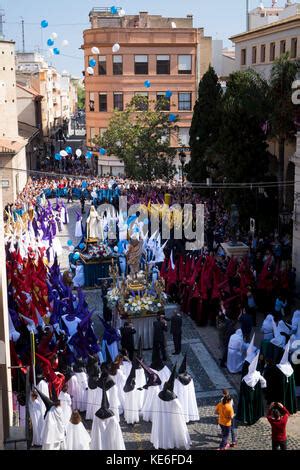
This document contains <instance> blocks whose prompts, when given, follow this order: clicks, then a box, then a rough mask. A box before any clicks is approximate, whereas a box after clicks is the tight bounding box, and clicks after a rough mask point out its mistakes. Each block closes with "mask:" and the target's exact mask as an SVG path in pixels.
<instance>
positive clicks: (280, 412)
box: [267, 402, 290, 450]
mask: <svg viewBox="0 0 300 470" xmlns="http://www.w3.org/2000/svg"><path fill="white" fill-rule="evenodd" d="M289 415H290V414H289V412H288V410H287V409H286V407H285V406H283V405H282V403H274V402H273V403H271V405H270V408H269V411H268V415H267V420H268V421H269V423H270V424H271V427H272V450H287V444H286V425H287V422H288V419H289Z"/></svg>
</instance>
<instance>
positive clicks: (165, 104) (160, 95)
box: [156, 91, 170, 111]
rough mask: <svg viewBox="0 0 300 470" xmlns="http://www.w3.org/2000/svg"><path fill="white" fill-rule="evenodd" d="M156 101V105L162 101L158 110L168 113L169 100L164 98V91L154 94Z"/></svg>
mask: <svg viewBox="0 0 300 470" xmlns="http://www.w3.org/2000/svg"><path fill="white" fill-rule="evenodd" d="M156 101H157V104H158V103H159V102H160V101H162V104H161V108H160V109H161V110H162V111H170V98H167V97H166V93H165V92H164V91H159V92H157V93H156Z"/></svg>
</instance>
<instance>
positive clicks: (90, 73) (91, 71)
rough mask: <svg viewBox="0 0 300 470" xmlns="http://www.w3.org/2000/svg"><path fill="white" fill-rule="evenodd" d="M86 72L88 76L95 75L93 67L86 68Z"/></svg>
mask: <svg viewBox="0 0 300 470" xmlns="http://www.w3.org/2000/svg"><path fill="white" fill-rule="evenodd" d="M86 71H87V73H88V74H89V75H94V73H95V72H94V69H93V67H88V68H87V69H86Z"/></svg>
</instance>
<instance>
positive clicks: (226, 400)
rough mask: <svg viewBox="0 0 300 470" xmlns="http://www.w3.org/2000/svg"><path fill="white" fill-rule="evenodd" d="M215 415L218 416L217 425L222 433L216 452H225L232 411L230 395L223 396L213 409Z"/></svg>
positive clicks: (227, 445)
mask: <svg viewBox="0 0 300 470" xmlns="http://www.w3.org/2000/svg"><path fill="white" fill-rule="evenodd" d="M215 414H217V415H218V424H219V426H220V428H221V431H222V440H221V443H220V447H219V448H218V450H226V449H228V447H230V444H228V438H229V434H230V430H231V425H232V419H233V417H234V411H233V407H232V399H231V396H230V395H224V397H223V398H222V400H221V401H220V403H218V404H217V406H216V408H215Z"/></svg>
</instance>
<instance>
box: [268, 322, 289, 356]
mask: <svg viewBox="0 0 300 470" xmlns="http://www.w3.org/2000/svg"><path fill="white" fill-rule="evenodd" d="M273 329H274V338H273V339H271V343H272V344H273V345H274V346H277V347H279V348H283V349H284V348H285V345H286V343H287V341H288V340H289V338H290V336H291V334H292V326H291V325H290V324H288V323H286V322H285V321H284V320H280V321H279V322H278V325H277V327H276V325H274V323H273Z"/></svg>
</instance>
